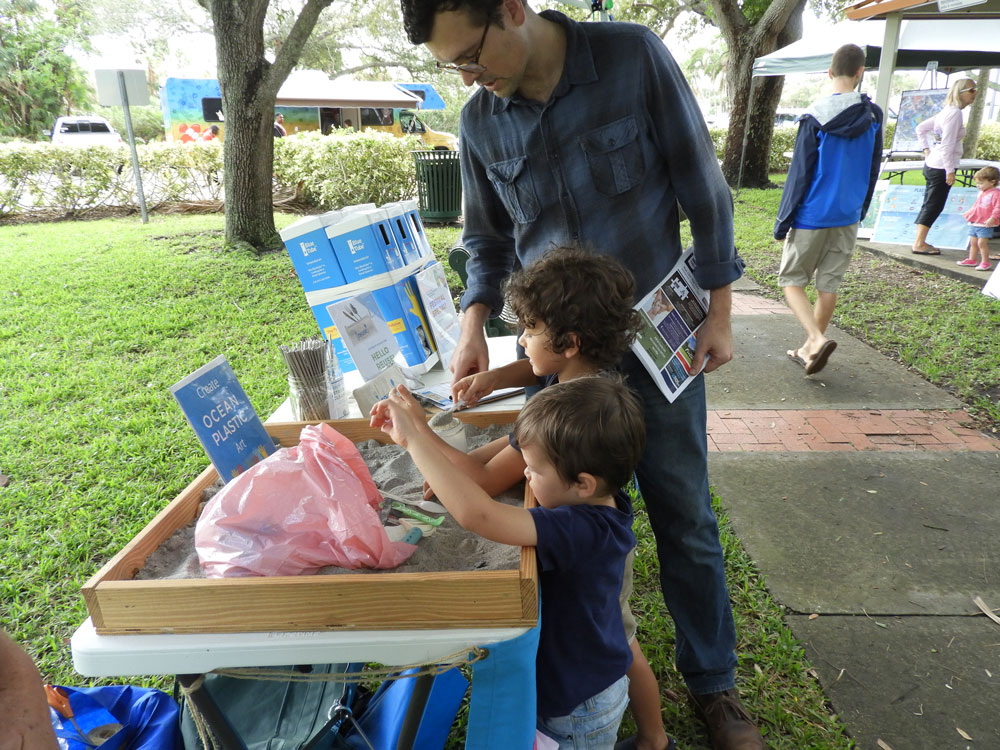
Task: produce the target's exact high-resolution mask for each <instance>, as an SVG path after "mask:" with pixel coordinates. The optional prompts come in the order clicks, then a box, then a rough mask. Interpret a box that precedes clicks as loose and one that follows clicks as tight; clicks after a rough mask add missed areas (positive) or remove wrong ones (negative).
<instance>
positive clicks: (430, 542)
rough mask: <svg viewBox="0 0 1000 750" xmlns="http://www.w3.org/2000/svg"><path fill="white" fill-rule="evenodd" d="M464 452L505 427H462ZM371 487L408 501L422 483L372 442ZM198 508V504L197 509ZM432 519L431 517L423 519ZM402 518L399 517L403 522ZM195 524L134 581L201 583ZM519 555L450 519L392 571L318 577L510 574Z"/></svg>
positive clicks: (405, 463) (403, 461) (520, 493)
mask: <svg viewBox="0 0 1000 750" xmlns="http://www.w3.org/2000/svg"><path fill="white" fill-rule="evenodd" d="M466 430H467V437H468V444H469V449H470V450H471V449H472V448H475V447H478V446H480V445H485V444H486V443H488V442H489V441H490V440H493V439H495V438H498V437H506V435H507V434H508V432H509V431H510V425H493V426H491V427H489V428H486V429H482V428H478V427H474V426H471V425H470V426H467V428H466ZM358 449H359V450H360V451H361V455H362V456H363V457H364V459H365V463H366V464H367V465H368V468H369V470H370V471H371V473H372V477H373V478H374V480H375V484H376V485H377V486H378V488H379V489H380V490H385V491H386V492H392V493H393V494H396V495H403V496H406V497H411V498H413V499H419V498H420V497H422V487H423V478H422V477H421V476H420V473H419V472H418V471H417V468H416V466H414V465H413V461H412V460H411V459H410V456H409V454H408V453H406V451H404V450H403V449H402V448H400V447H398V446H396V445H381V444H380V443H377V442H375V441H374V440H368V441H365V442H363V443H358ZM221 487H222V484H221V480H220V482H219V484H218V485H216V486H215V487H210V488H208V489H207V490H205V497H204V501H205V502H207V501H208V499H209V498H210V497H211V496H212V495H214V494H215V493H216V492H218V491H219V489H220V488H221ZM497 499H498V500H501V501H502V502H506V503H510V504H512V505H520V504H521V503H522V502H523V500H524V483H523V482H522V483H519V484H518V485H517V486H516V487H514V488H513V489H511V490H508V491H507V492H505V493H504V494H503V495H501V496H500V497H498V498H497ZM203 505H204V504H203ZM428 515H432V516H433V515H435V514H428ZM404 518H405V516H404ZM194 528H195V521H192V522H191V523H189V524H188V525H187V526H185V527H184V528H181V529H178V530H177V531H175V532H174V534H173V535H172V536H171V537H170V538H169V539H167V540H166V541H165V542H164V543H163V544H161V545H160V546H159V548H157V549H156V550H155V551H154V552H153V553H152V554H151V555H150V556H149V557H148V558H146V564H145V566H144V567H143V568H142V570H140V571H139V572H138V573H137V574H136V576H135V577H136V578H137V579H140V580H163V579H179V578H204V577H205V575H204V573H203V572H202V570H201V566H200V565H199V564H198V555H197V553H196V552H195V549H194ZM520 556H521V550H520V548H519V547H511V546H509V545H506V544H498V543H497V542H491V541H489V540H488V539H483V538H482V537H479V536H476V535H475V534H473V533H471V532H468V531H466V530H465V529H463V528H462V527H461V526H459V525H458V524H457V523H455V521H454V519H452V517H451V516H449V515H446V516H444V523H442V524H441V525H440V526H438V527H437V528H436V529H435V530H434V532H433V533H432V534H430V535H429V536H425V537H424V538H422V539H421V540H420V541H419V542H418V544H417V550H416V552H414V553H413V557H411V558H410V559H409V560H408V561H407V562H405V563H404V564H403V565H400V566H399V567H398V568H393V569H392V570H381V571H380V570H346V569H344V568H337V567H333V566H330V567H328V568H323V569H322V570H320V573H321V574H337V573H371V574H373V575H378V574H379V573H418V572H431V571H434V572H443V571H465V570H510V569H514V568H516V567H517V566H518V564H519V562H520Z"/></svg>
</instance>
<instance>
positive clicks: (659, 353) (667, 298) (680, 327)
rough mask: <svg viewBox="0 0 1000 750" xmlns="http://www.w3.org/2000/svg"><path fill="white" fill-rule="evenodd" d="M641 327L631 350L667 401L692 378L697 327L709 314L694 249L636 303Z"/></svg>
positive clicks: (687, 252)
mask: <svg viewBox="0 0 1000 750" xmlns="http://www.w3.org/2000/svg"><path fill="white" fill-rule="evenodd" d="M635 309H636V310H638V311H639V314H640V315H641V317H642V328H641V329H640V330H639V335H638V336H637V337H636V339H635V343H633V344H632V351H633V352H635V355H636V356H637V357H638V358H639V361H640V362H642V364H643V366H644V367H645V368H646V369H647V370H648V371H649V374H650V375H652V376H653V380H655V381H656V384H657V385H658V386H659V387H660V390H661V391H663V395H664V396H666V397H667V400H668V401H673V400H674V399H676V398H677V396H678V395H679V394H680V393H681V391H683V390H684V389H685V388H686V387H687V385H688V383H690V382H691V380H692V378H694V377H695V376H696V375H698V373H697V372H692V370H691V367H692V364H693V363H694V351H695V346H696V344H697V337H698V328H699V326H701V324H702V323H703V322H704V321H705V318H706V317H707V316H708V292H706V291H705V290H704V289H702V288H701V287H700V286H699V285H698V282H697V281H695V279H694V251H693V250H691V249H688V250H687V251H685V252H684V254H683V255H681V258H680V260H679V261H677V264H676V265H675V266H674V267H673V268H672V269H670V273H668V274H667V275H666V276H665V277H664V278H663V280H662V281H661V282H660V283H659V284H658V285H657V286H656V287H655V288H654V289H653V291H651V292H650V293H649V294H647V295H646V296H645V297H643V298H642V299H641V300H640V301H639V304H637V305H636V306H635Z"/></svg>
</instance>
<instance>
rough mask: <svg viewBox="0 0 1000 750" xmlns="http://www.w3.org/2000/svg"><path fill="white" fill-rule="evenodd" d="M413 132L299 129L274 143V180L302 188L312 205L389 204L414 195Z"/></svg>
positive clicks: (416, 144)
mask: <svg viewBox="0 0 1000 750" xmlns="http://www.w3.org/2000/svg"><path fill="white" fill-rule="evenodd" d="M420 145H421V144H420V140H419V139H418V138H416V137H415V136H407V137H405V138H396V137H395V136H392V135H389V134H388V133H375V132H368V133H344V134H341V133H339V132H338V133H334V134H331V135H321V134H320V133H316V132H310V133H299V134H296V135H292V136H289V137H287V138H279V139H276V140H275V142H274V176H275V179H276V180H277V181H278V184H280V185H284V186H288V187H295V186H301V191H302V195H303V196H304V197H305V198H306V199H307V200H308V201H309V202H310V203H312V204H314V205H315V206H316V207H317V208H322V209H333V208H340V207H342V206H347V205H351V204H355V203H376V204H382V203H389V202H391V201H397V200H402V199H404V198H412V197H413V196H414V195H415V194H416V189H417V185H416V170H415V168H414V164H413V153H412V152H413V150H414V149H417V148H419V147H420Z"/></svg>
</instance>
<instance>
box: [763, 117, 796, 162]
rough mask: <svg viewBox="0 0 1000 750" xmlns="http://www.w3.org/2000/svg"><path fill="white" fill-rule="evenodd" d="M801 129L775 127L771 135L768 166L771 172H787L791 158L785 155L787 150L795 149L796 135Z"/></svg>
mask: <svg viewBox="0 0 1000 750" xmlns="http://www.w3.org/2000/svg"><path fill="white" fill-rule="evenodd" d="M798 133H799V129H798V128H797V127H795V128H775V129H774V134H773V135H772V136H771V154H770V161H769V162H768V165H767V168H768V170H769V171H771V172H787V171H788V165H789V164H791V160H790V159H789V158H788V157H787V156H785V152H786V151H793V150H794V149H795V136H797V135H798Z"/></svg>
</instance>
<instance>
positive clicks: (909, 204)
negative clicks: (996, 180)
mask: <svg viewBox="0 0 1000 750" xmlns="http://www.w3.org/2000/svg"><path fill="white" fill-rule="evenodd" d="M978 192H979V191H978V190H977V189H976V188H963V187H953V188H952V189H951V192H949V193H948V201H947V203H945V205H944V211H942V212H941V215H940V216H939V217H938V219H937V221H935V222H934V225H933V226H932V227H931V231H930V232H929V233H928V235H927V242H928V243H930V244H931V245H933V246H934V247H938V248H944V249H947V250H965V249H966V248H967V247H968V246H969V223H968V222H967V221H966V220H965V218H964V217H963V216H962V214H964V213H965V212H966V211H968V210H969V209H970V208H972V204H973V203H975V202H976V194H977V193H978ZM923 201H924V186H923V185H891V186H890V187H889V189H888V190H886V192H885V197H884V198H883V199H882V206H881V208H880V209H879V212H878V220H877V221H876V223H875V232H874V234H873V235H872V242H884V243H887V244H890V245H912V244H913V240H914V239H915V238H916V234H917V229H916V225H915V224H914V223H913V222H914V221H916V218H917V214H919V213H920V206H921V204H922V203H923Z"/></svg>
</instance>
